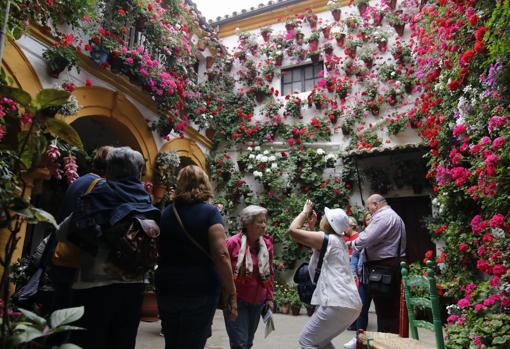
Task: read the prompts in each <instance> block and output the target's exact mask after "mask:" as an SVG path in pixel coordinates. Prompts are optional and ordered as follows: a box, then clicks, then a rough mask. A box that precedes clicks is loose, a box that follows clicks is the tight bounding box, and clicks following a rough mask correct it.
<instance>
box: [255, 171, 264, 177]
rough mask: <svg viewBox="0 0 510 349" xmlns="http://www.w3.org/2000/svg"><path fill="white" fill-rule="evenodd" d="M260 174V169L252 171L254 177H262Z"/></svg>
mask: <svg viewBox="0 0 510 349" xmlns="http://www.w3.org/2000/svg"><path fill="white" fill-rule="evenodd" d="M262 174H263V173H262V172H260V171H253V176H254V177H262Z"/></svg>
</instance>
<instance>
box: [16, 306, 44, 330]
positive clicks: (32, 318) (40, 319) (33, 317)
mask: <svg viewBox="0 0 510 349" xmlns="http://www.w3.org/2000/svg"><path fill="white" fill-rule="evenodd" d="M18 310H19V311H20V312H21V313H22V314H23V315H24V316H25V317H26V318H27V319H29V320H30V321H32V322H34V323H36V324H38V325H41V326H45V325H46V319H45V318H43V317H40V316H39V315H37V314H36V313H34V312H31V311H30V310H26V309H22V308H19V309H18Z"/></svg>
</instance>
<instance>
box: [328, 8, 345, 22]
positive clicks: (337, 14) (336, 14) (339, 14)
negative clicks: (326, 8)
mask: <svg viewBox="0 0 510 349" xmlns="http://www.w3.org/2000/svg"><path fill="white" fill-rule="evenodd" d="M331 14H332V15H333V18H334V19H335V21H337V22H338V21H339V20H340V18H341V17H342V10H340V9H339V8H336V9H334V10H333V11H331Z"/></svg>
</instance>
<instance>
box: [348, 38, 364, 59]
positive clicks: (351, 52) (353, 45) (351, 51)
mask: <svg viewBox="0 0 510 349" xmlns="http://www.w3.org/2000/svg"><path fill="white" fill-rule="evenodd" d="M360 46H361V42H360V41H359V40H356V39H355V40H348V41H347V43H346V44H345V48H344V52H345V54H346V55H347V56H349V57H351V58H352V59H354V58H356V50H357V49H358V47H360Z"/></svg>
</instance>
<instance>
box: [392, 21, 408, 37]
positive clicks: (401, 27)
mask: <svg viewBox="0 0 510 349" xmlns="http://www.w3.org/2000/svg"><path fill="white" fill-rule="evenodd" d="M405 27H406V25H405V23H404V24H393V29H395V31H396V32H397V34H398V36H402V35H404V29H405Z"/></svg>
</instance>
